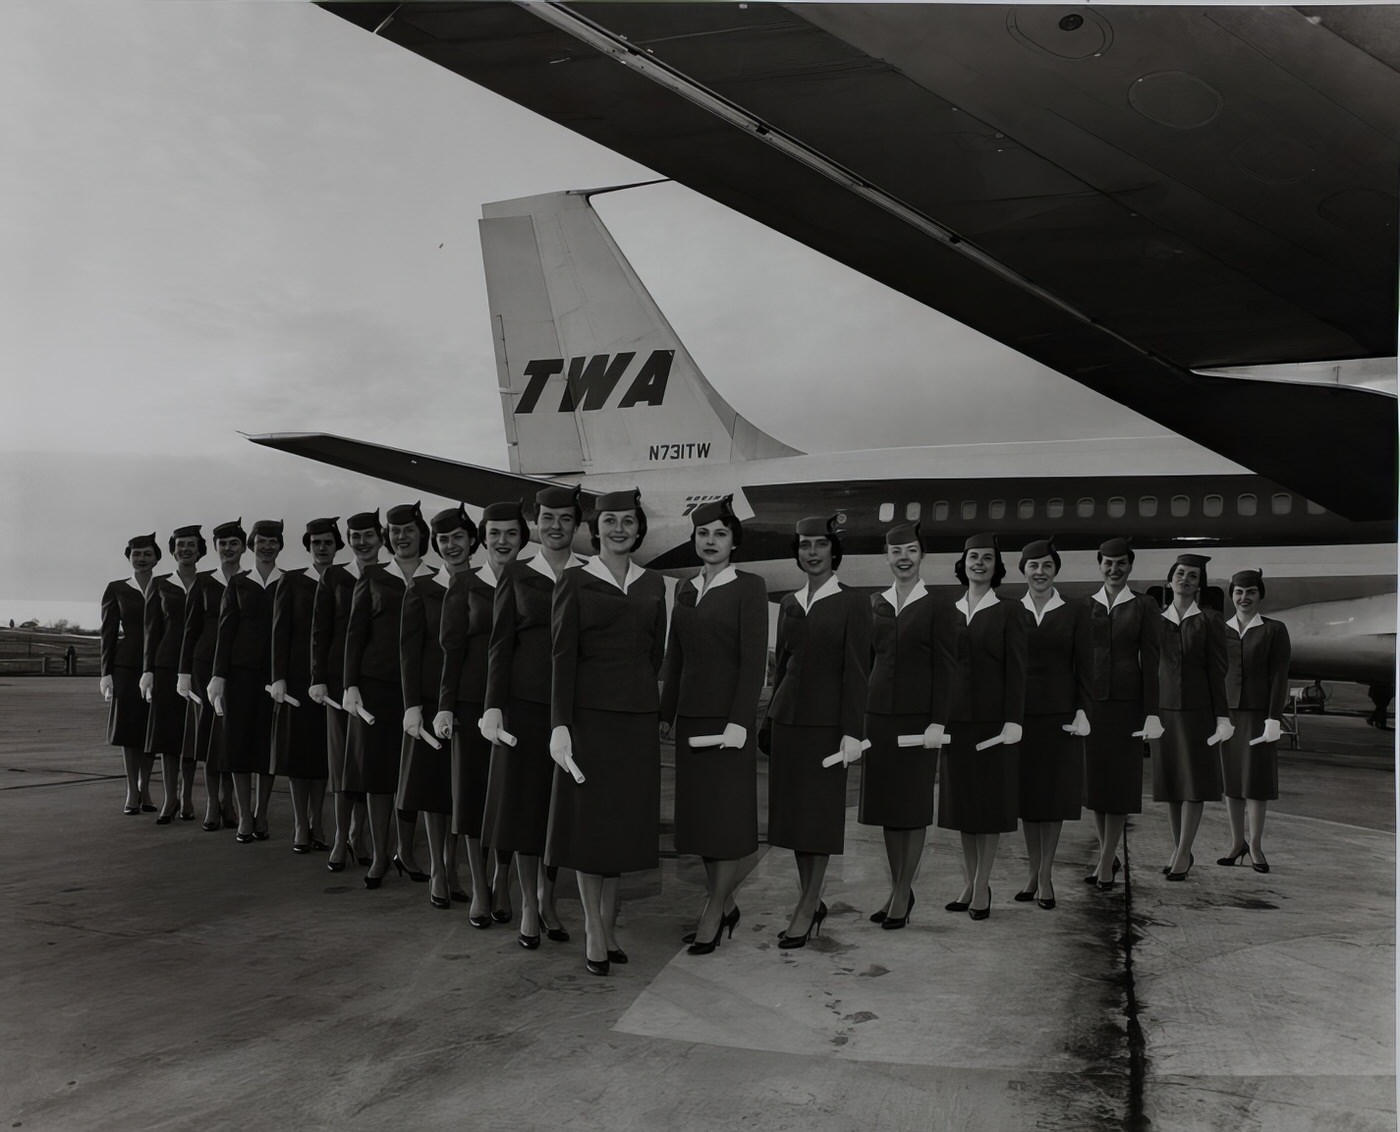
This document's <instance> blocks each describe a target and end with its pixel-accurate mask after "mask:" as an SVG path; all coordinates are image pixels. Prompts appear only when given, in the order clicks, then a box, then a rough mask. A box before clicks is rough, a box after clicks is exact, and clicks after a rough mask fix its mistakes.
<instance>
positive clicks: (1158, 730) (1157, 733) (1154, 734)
mask: <svg viewBox="0 0 1400 1132" xmlns="http://www.w3.org/2000/svg"><path fill="white" fill-rule="evenodd" d="M1165 731H1166V728H1165V727H1163V726H1162V721H1161V720H1160V719H1158V718H1157V717H1156V716H1155V715H1149V716H1148V717H1147V718H1146V719H1144V720H1143V721H1142V730H1141V731H1134V732H1133V736H1132V737H1133V738H1134V739H1160V738H1161V737H1162V734H1163V732H1165Z"/></svg>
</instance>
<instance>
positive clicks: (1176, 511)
mask: <svg viewBox="0 0 1400 1132" xmlns="http://www.w3.org/2000/svg"><path fill="white" fill-rule="evenodd" d="M1189 514H1191V500H1190V498H1189V497H1187V496H1185V495H1173V496H1172V518H1174V519H1180V518H1181V517H1182V516H1183V515H1189Z"/></svg>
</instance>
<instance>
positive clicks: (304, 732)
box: [272, 686, 327, 778]
mask: <svg viewBox="0 0 1400 1132" xmlns="http://www.w3.org/2000/svg"><path fill="white" fill-rule="evenodd" d="M287 694H288V695H290V696H291V697H292V698H293V699H295V700H297V701H298V702H299V703H300V704H301V707H292V705H291V704H288V703H282V704H274V705H273V707H274V711H273V725H272V753H273V762H274V765H275V766H276V767H277V773H278V774H285V775H286V776H287V777H288V778H325V777H326V775H327V768H326V710H325V709H324V708H323V707H321V706H320V705H319V704H314V703H312V702H311V697H310V696H308V695H307V694H306V689H305V688H304V687H290V686H289V687H288V688H287Z"/></svg>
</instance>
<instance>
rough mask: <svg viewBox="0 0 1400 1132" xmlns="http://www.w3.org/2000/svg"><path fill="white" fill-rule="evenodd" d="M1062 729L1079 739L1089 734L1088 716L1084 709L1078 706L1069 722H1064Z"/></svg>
mask: <svg viewBox="0 0 1400 1132" xmlns="http://www.w3.org/2000/svg"><path fill="white" fill-rule="evenodd" d="M1062 730H1064V731H1068V732H1069V733H1070V734H1071V735H1074V736H1077V737H1078V738H1081V739H1082V738H1083V737H1084V736H1085V735H1087V734H1089V717H1088V716H1087V715H1085V714H1084V709H1083V708H1080V709H1079V710H1078V711H1077V712H1075V713H1074V718H1073V719H1072V720H1070V722H1069V723H1066V724H1065V725H1064V727H1063V728H1062Z"/></svg>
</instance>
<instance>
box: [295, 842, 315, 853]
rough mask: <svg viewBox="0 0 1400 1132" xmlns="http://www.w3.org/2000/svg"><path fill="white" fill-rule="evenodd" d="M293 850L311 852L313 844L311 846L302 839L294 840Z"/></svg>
mask: <svg viewBox="0 0 1400 1132" xmlns="http://www.w3.org/2000/svg"><path fill="white" fill-rule="evenodd" d="M292 852H293V853H310V852H311V846H310V845H307V844H304V843H303V842H300V841H293V842H292Z"/></svg>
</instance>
